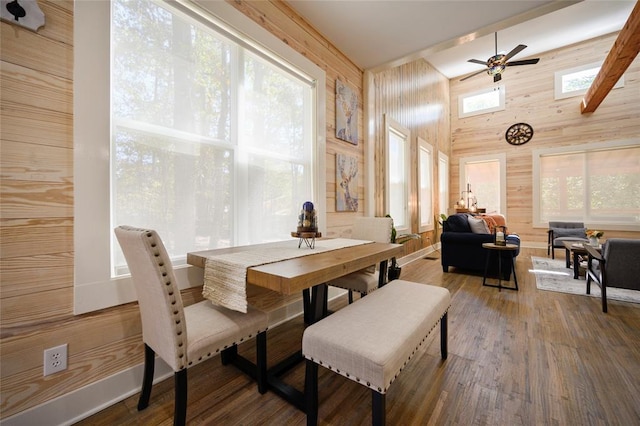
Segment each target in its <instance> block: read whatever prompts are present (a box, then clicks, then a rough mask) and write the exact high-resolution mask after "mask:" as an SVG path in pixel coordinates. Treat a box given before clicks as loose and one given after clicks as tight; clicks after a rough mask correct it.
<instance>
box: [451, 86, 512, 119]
mask: <svg viewBox="0 0 640 426" xmlns="http://www.w3.org/2000/svg"><path fill="white" fill-rule="evenodd" d="M495 92H498V105H497V106H495V107H491V108H483V109H478V110H474V111H469V112H465V110H464V101H465V99H468V98H472V97H476V96H481V95H485V94H488V93H495ZM505 108H506V96H505V87H504V84H501V85H499V86H492V87H489V88H487V89H482V90H478V91H475V92H471V93H465V94H462V95H460V96H458V117H460V118H464V117H472V116H474V115H480V114H488V113H490V112H495V111H503V110H504V109H505Z"/></svg>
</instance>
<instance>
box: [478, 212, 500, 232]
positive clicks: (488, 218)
mask: <svg viewBox="0 0 640 426" xmlns="http://www.w3.org/2000/svg"><path fill="white" fill-rule="evenodd" d="M480 218H481V219H482V220H483V221H484V222H485V223H486V225H487V229H488V230H489V232H488V234H493V229H494V228H495V227H496V226H498V224H497V223H496V221H495V219H494V218H493V217H492V216H488V215H482V216H480Z"/></svg>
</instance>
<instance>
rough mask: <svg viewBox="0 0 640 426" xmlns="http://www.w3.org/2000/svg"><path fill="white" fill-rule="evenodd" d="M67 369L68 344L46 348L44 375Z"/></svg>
mask: <svg viewBox="0 0 640 426" xmlns="http://www.w3.org/2000/svg"><path fill="white" fill-rule="evenodd" d="M66 369H67V344H66V343H65V344H64V345H60V346H56V347H55V348H49V349H45V350H44V375H45V376H48V375H50V374H53V373H57V372H58V371H62V370H66Z"/></svg>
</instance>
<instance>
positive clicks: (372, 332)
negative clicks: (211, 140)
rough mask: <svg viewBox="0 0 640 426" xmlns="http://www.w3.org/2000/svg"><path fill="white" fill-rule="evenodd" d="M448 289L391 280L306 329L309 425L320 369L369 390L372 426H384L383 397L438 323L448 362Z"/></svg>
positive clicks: (314, 416) (315, 407)
mask: <svg viewBox="0 0 640 426" xmlns="http://www.w3.org/2000/svg"><path fill="white" fill-rule="evenodd" d="M450 302H451V295H450V293H449V290H447V289H445V288H442V287H437V286H432V285H427V284H419V283H414V282H409V281H404V280H395V281H392V282H390V283H389V284H387V285H385V286H384V287H381V288H380V289H378V290H377V291H375V292H373V293H371V294H369V295H368V296H367V297H365V298H362V299H359V300H357V301H356V302H355V303H353V304H351V305H348V306H347V307H345V308H342V309H340V310H338V311H337V312H335V313H333V314H332V315H330V316H328V317H326V318H324V319H322V320H320V321H318V322H317V323H315V324H313V325H311V326H309V327H307V329H306V330H305V331H304V334H303V337H302V354H303V355H304V357H305V358H306V378H305V404H306V411H307V424H308V425H315V424H317V421H318V365H322V366H323V367H326V368H328V369H329V370H332V371H334V372H336V373H338V374H340V375H342V376H344V377H347V378H349V379H351V380H354V381H356V382H358V383H360V384H361V385H364V386H367V387H368V388H371V389H372V424H374V425H383V424H384V423H385V394H386V392H387V390H388V389H389V386H390V385H391V383H392V382H393V381H394V380H395V378H396V377H398V375H399V374H400V371H401V370H402V369H403V368H404V367H405V366H406V365H407V363H408V361H409V359H411V357H412V356H413V355H414V354H415V353H416V351H417V349H418V347H420V346H421V345H422V343H423V342H424V341H425V340H426V338H427V336H428V335H429V333H430V332H431V330H433V329H434V328H435V326H436V325H438V322H440V352H441V356H442V359H446V358H447V311H448V309H449V305H450Z"/></svg>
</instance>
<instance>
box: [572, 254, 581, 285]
mask: <svg viewBox="0 0 640 426" xmlns="http://www.w3.org/2000/svg"><path fill="white" fill-rule="evenodd" d="M579 259H580V255H579V254H578V252H577V251H575V250H574V252H573V279H574V280H577V279H578V277H579V276H580V260H579Z"/></svg>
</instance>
